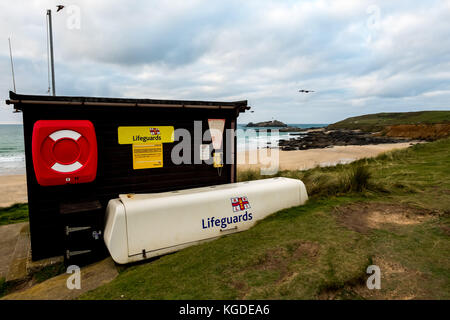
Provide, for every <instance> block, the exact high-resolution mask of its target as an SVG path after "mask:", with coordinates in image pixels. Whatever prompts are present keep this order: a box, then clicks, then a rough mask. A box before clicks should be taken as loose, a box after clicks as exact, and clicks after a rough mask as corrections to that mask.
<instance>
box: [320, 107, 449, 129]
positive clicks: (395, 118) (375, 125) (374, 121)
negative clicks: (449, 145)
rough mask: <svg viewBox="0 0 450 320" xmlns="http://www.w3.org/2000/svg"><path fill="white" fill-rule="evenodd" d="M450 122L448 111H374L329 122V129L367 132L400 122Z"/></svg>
mask: <svg viewBox="0 0 450 320" xmlns="http://www.w3.org/2000/svg"><path fill="white" fill-rule="evenodd" d="M436 123H450V111H418V112H397V113H376V114H368V115H363V116H358V117H351V118H347V119H345V120H342V121H339V122H336V123H333V124H330V125H329V126H328V127H327V128H328V129H330V130H336V129H346V130H356V129H360V130H362V131H367V132H375V131H381V130H383V129H384V128H385V127H386V126H392V125H400V124H436Z"/></svg>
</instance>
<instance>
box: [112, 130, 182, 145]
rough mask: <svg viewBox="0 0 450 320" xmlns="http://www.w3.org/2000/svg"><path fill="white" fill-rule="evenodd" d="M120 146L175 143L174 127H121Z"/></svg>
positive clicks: (119, 132) (119, 131)
mask: <svg viewBox="0 0 450 320" xmlns="http://www.w3.org/2000/svg"><path fill="white" fill-rule="evenodd" d="M117 131H118V136H119V144H149V143H153V142H154V143H171V142H173V141H174V129H173V127H172V126H154V127H119V128H118V129H117Z"/></svg>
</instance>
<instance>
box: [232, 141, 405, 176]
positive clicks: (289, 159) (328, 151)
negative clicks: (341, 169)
mask: <svg viewBox="0 0 450 320" xmlns="http://www.w3.org/2000/svg"><path fill="white" fill-rule="evenodd" d="M410 145H411V143H409V142H407V143H389V144H378V145H363V146H336V147H332V148H324V149H308V150H293V151H278V152H279V170H307V169H311V168H314V167H316V166H332V165H336V164H339V163H342V164H344V163H350V162H352V161H355V160H358V159H362V158H369V157H375V156H377V155H379V154H380V153H383V152H386V151H390V150H394V149H403V148H407V147H409V146H410ZM270 152H273V150H270V149H269V151H267V149H263V150H259V153H260V154H257V156H258V158H257V163H254V162H255V161H253V163H249V162H250V160H249V159H250V156H251V155H249V153H250V152H249V151H245V152H238V170H246V169H257V168H267V167H269V165H268V163H269V162H268V161H269V160H270V159H269V158H270V156H271V154H270ZM255 153H256V152H254V154H253V157H254V158H255ZM266 154H267V155H266ZM274 158H276V157H274ZM264 159H265V160H266V162H265V161H264Z"/></svg>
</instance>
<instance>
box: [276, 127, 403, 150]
mask: <svg viewBox="0 0 450 320" xmlns="http://www.w3.org/2000/svg"><path fill="white" fill-rule="evenodd" d="M405 141H409V139H406V138H393V137H383V136H379V135H374V134H371V133H364V132H358V131H346V130H337V131H326V132H325V131H312V132H311V131H310V132H308V134H307V135H303V136H302V137H299V138H293V139H290V140H281V141H280V142H279V144H278V145H279V147H280V149H281V150H306V149H320V148H327V147H333V146H348V145H367V144H381V143H397V142H405Z"/></svg>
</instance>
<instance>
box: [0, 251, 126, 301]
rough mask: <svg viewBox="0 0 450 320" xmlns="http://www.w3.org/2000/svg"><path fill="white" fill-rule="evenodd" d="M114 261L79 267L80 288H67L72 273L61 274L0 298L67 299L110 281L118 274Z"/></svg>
mask: <svg viewBox="0 0 450 320" xmlns="http://www.w3.org/2000/svg"><path fill="white" fill-rule="evenodd" d="M118 274H119V273H118V271H117V268H116V265H115V263H114V261H113V260H112V259H111V258H107V259H105V260H103V261H100V262H97V263H94V264H91V265H89V266H86V267H84V268H82V269H81V277H80V279H81V283H80V284H81V288H80V289H72V290H71V289H68V287H67V280H68V279H69V277H71V276H72V274H67V273H66V274H61V275H59V276H56V277H54V278H51V279H48V280H46V281H44V282H42V283H39V284H37V285H35V286H33V287H31V288H29V289H26V290H23V291H20V292H16V293H12V294H9V295H7V296H5V297H3V298H2V300H68V299H76V298H77V297H79V296H80V295H81V294H83V293H85V292H88V291H90V290H93V289H95V288H97V287H99V286H101V285H103V284H106V283H108V282H110V281H112V280H113V279H114V278H115V277H117V275H118Z"/></svg>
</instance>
